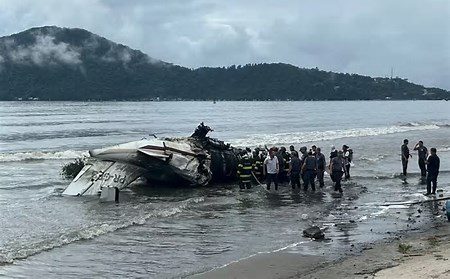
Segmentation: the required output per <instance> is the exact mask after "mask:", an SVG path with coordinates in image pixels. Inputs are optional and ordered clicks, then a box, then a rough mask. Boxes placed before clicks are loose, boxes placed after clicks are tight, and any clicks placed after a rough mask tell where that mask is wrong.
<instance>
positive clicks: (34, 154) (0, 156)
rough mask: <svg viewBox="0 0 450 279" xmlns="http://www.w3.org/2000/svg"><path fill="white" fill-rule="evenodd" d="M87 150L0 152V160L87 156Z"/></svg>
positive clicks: (59, 158) (13, 160)
mask: <svg viewBox="0 0 450 279" xmlns="http://www.w3.org/2000/svg"><path fill="white" fill-rule="evenodd" d="M88 155H89V154H88V152H87V151H76V150H66V151H30V152H16V153H0V162H18V161H32V160H67V159H74V158H80V157H83V156H88Z"/></svg>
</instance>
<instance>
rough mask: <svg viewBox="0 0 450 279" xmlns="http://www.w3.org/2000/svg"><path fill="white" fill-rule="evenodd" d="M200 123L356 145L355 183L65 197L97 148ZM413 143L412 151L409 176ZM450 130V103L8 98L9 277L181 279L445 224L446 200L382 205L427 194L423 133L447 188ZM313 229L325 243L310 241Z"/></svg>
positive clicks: (186, 130) (262, 140) (0, 192)
mask: <svg viewBox="0 0 450 279" xmlns="http://www.w3.org/2000/svg"><path fill="white" fill-rule="evenodd" d="M202 121H204V122H205V124H206V125H209V126H211V127H212V128H213V129H214V132H212V133H211V136H212V137H216V138H219V139H221V140H225V141H226V142H230V143H231V144H232V145H234V146H238V147H247V146H248V147H256V146H264V145H267V146H269V147H270V146H274V145H276V146H286V147H288V146H289V145H291V144H292V145H294V146H295V147H296V149H298V148H299V147H301V146H307V147H310V146H311V145H313V144H314V145H317V146H319V147H321V148H322V151H323V153H325V155H326V156H327V157H328V154H329V151H330V148H331V146H332V145H335V146H336V147H337V148H341V146H342V145H343V144H346V145H349V146H350V147H351V148H352V149H353V150H354V163H355V166H354V167H353V168H352V170H351V174H352V179H351V180H350V181H346V182H344V184H343V188H344V194H343V195H342V196H340V195H336V194H335V193H334V192H333V191H332V183H331V181H330V179H329V178H328V177H326V181H325V184H326V187H325V188H324V189H320V190H318V191H316V193H311V192H306V193H304V192H303V191H301V192H300V193H299V194H292V193H291V192H290V190H289V188H288V187H281V190H280V192H281V193H280V194H279V195H267V194H266V193H265V192H264V191H261V190H260V188H259V186H257V185H254V187H253V189H251V190H249V191H240V190H239V187H237V185H236V184H220V185H211V186H209V187H203V188H179V187H173V186H176V185H171V186H172V187H167V188H161V187H151V186H148V187H143V186H139V187H136V188H133V189H131V190H129V191H125V192H124V193H122V202H120V203H119V204H104V203H99V202H98V198H92V197H65V196H62V195H61V193H62V191H63V190H64V189H65V187H66V186H67V185H68V184H69V183H70V181H68V180H66V179H64V178H63V177H62V176H61V175H60V171H61V166H62V165H63V164H65V163H68V162H70V161H72V160H73V159H74V158H78V157H82V156H86V155H87V154H88V153H87V151H88V150H89V149H93V148H99V147H105V146H109V145H113V144H118V143H123V142H128V141H134V140H140V139H142V138H145V137H147V138H148V137H153V135H155V136H157V137H183V136H188V135H190V134H191V133H192V131H193V130H194V129H195V127H196V126H197V125H198V124H199V123H200V122H202ZM404 138H408V139H409V142H410V146H409V147H410V150H411V153H412V154H413V158H412V159H411V161H410V164H409V172H410V174H409V175H408V178H407V179H406V180H404V179H403V178H402V176H401V175H400V172H401V162H400V146H401V144H402V142H403V139H404ZM449 138H450V103H449V102H445V101H351V102H350V101H349V102H217V103H215V104H214V103H213V102H0V175H1V176H0V177H1V180H2V181H1V182H0V210H1V213H0V223H1V233H0V275H4V276H7V277H45V278H61V277H65V278H71V277H73V278H79V277H105V278H113V277H117V278H123V277H129V276H131V277H155V278H172V277H183V276H189V275H191V274H196V273H199V272H203V271H207V270H210V269H213V268H216V267H220V266H223V265H226V264H228V263H230V262H233V261H236V260H239V259H242V258H245V257H249V256H251V255H255V254H258V253H262V252H270V251H279V250H283V251H284V250H286V251H289V252H292V253H302V254H311V255H326V256H330V257H332V256H333V255H334V256H336V255H339V254H341V253H342V252H343V251H347V250H348V251H351V250H352V249H351V247H353V246H352V245H358V244H363V243H368V242H371V241H375V240H379V239H382V238H385V237H389V236H390V235H391V234H392V233H394V232H401V233H405V234H407V233H409V232H411V231H413V230H420V229H422V228H424V227H427V226H430V224H431V225H432V224H433V223H435V222H441V221H442V220H444V218H445V216H444V214H443V212H442V208H441V204H439V203H429V204H427V205H423V206H385V205H384V204H385V203H386V202H398V201H417V200H421V199H424V197H423V195H422V193H423V192H424V191H425V185H423V184H422V183H421V181H420V175H419V168H418V165H417V156H416V153H415V152H414V151H412V149H413V147H414V144H415V143H416V142H417V141H418V140H423V141H424V144H425V146H427V147H428V148H431V147H436V148H437V149H438V155H439V156H440V158H441V173H440V176H439V178H438V181H439V182H438V188H442V189H444V193H445V194H448V193H449V190H450V188H449V185H450V182H449V181H450V180H449V177H450V175H449V171H450V163H449V162H450V140H449ZM418 207H420V209H421V211H423V212H422V214H418V211H417V209H418ZM418 215H420V216H418ZM310 225H319V226H320V227H322V228H323V229H325V234H326V237H327V238H328V240H326V241H324V242H312V241H309V240H308V239H305V238H303V237H302V230H303V229H305V228H307V227H308V226H310Z"/></svg>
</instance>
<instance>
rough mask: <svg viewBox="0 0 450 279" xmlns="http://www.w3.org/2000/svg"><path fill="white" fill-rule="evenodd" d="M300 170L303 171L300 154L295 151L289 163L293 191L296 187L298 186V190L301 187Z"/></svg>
mask: <svg viewBox="0 0 450 279" xmlns="http://www.w3.org/2000/svg"><path fill="white" fill-rule="evenodd" d="M300 170H301V162H300V159H299V158H298V153H297V152H295V151H294V152H292V153H291V160H290V161H289V171H288V175H289V177H290V179H291V186H292V189H295V186H297V187H298V188H300V187H301V184H300Z"/></svg>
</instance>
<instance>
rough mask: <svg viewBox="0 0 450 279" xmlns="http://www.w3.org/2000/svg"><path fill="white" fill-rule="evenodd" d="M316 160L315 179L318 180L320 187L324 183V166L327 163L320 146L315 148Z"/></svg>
mask: <svg viewBox="0 0 450 279" xmlns="http://www.w3.org/2000/svg"><path fill="white" fill-rule="evenodd" d="M316 160H317V180H319V186H320V188H323V186H324V185H325V184H324V183H323V174H324V172H325V166H326V165H327V163H326V160H325V155H323V154H322V152H321V149H320V147H317V149H316Z"/></svg>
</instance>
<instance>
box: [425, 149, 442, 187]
mask: <svg viewBox="0 0 450 279" xmlns="http://www.w3.org/2000/svg"><path fill="white" fill-rule="evenodd" d="M430 152H431V155H430V156H428V159H427V171H428V175H427V195H430V194H433V195H434V194H436V187H437V177H438V174H439V165H440V160H439V157H438V156H437V155H436V148H434V147H433V148H431V149H430ZM431 183H433V192H431Z"/></svg>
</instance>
